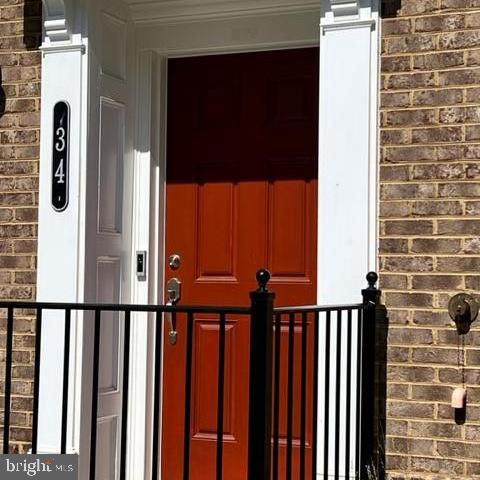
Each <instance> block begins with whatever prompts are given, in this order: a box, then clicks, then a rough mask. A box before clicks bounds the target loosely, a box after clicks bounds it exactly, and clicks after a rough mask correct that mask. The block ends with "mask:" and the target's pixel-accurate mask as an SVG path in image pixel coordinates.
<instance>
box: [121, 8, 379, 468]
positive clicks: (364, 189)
mask: <svg viewBox="0 0 480 480" xmlns="http://www.w3.org/2000/svg"><path fill="white" fill-rule="evenodd" d="M360 3H361V5H360ZM149 13H150V14H151V13H152V12H149ZM175 14H176V15H177V16H178V18H180V19H181V21H180V20H178V21H172V20H171V17H169V18H168V20H165V19H163V18H162V17H160V18H159V19H158V18H157V20H155V21H151V22H147V23H145V25H144V26H142V27H141V28H142V29H143V33H141V34H139V38H138V48H139V53H138V63H137V64H138V84H137V85H138V88H137V104H138V111H137V145H138V146H139V148H138V150H137V155H136V162H135V191H134V205H133V218H134V232H135V234H134V240H133V245H134V247H133V248H134V250H147V251H148V252H149V281H148V282H144V283H139V282H137V281H136V279H132V281H133V282H134V284H135V285H136V286H135V287H134V289H133V291H134V298H133V300H134V301H135V302H138V303H148V302H153V303H162V299H163V290H164V288H163V281H164V272H165V266H164V264H163V263H164V249H163V246H164V238H165V228H164V227H165V218H164V216H165V211H164V207H165V201H164V200H165V188H164V187H165V169H166V155H165V143H166V79H167V59H168V58H172V57H179V56H195V55H207V54H217V53H234V52H252V51H258V50H273V49H286V48H298V47H306V46H319V45H320V52H321V53H320V95H319V96H320V110H319V117H320V132H319V138H320V140H319V162H320V163H319V206H320V208H319V219H318V228H319V247H318V258H319V269H318V299H319V302H328V303H348V302H352V301H355V300H356V299H359V298H360V288H361V286H363V284H364V275H365V274H366V273H367V271H368V270H369V269H375V268H376V251H377V240H376V239H377V227H376V223H377V212H376V205H377V186H376V185H377V158H378V157H377V125H378V122H377V96H378V93H377V92H378V38H379V37H378V8H377V2H376V0H373V1H362V2H357V1H352V2H348V3H346V2H345V1H344V0H331V1H329V0H324V1H323V4H322V9H321V10H320V8H319V6H315V7H314V8H312V6H311V4H310V5H309V9H306V8H305V7H304V8H303V9H299V10H298V11H297V12H296V14H297V17H296V19H297V25H296V26H295V28H297V31H295V32H294V34H292V32H291V31H290V30H288V27H287V28H286V32H287V33H286V35H282V34H281V32H280V34H279V29H278V25H279V21H280V22H286V24H288V22H289V21H292V11H289V13H288V15H289V16H290V20H288V18H287V17H288V16H286V15H284V14H283V12H282V11H281V9H278V10H273V11H271V12H270V13H269V14H264V15H263V16H262V17H261V18H260V19H259V18H258V17H252V16H250V14H249V12H247V13H245V12H244V14H243V15H242V16H240V17H234V18H231V17H230V16H228V15H227V16H225V17H219V16H217V15H213V14H212V13H211V12H210V17H208V18H205V15H206V12H205V11H203V12H202V14H201V15H198V16H197V15H194V14H193V15H192V14H190V15H189V16H188V20H185V15H183V16H182V15H181V13H179V12H175ZM312 15H317V18H318V19H319V22H320V27H319V28H318V34H319V37H320V38H316V36H315V35H313V38H312V36H310V37H309V38H306V37H308V34H307V35H306V36H305V37H304V38H301V37H300V38H299V36H298V29H299V28H300V29H301V28H302V25H303V26H304V25H305V24H306V23H302V22H308V20H307V18H308V19H310V20H311V16H312ZM320 20H321V21H320ZM256 22H258V23H259V24H260V25H261V26H263V29H262V35H261V36H260V38H258V37H256V38H255V37H254V38H248V29H247V26H248V25H250V28H251V29H252V30H255V27H256V25H257V23H256ZM293 23H294V24H295V20H294V21H293ZM252 24H253V26H252ZM299 26H300V27H299ZM137 28H138V27H137ZM235 28H237V29H238V30H239V31H241V30H242V28H243V31H244V37H243V38H237V39H236V40H234V41H230V42H229V41H223V42H217V41H216V40H217V37H216V36H217V35H218V32H219V31H220V32H221V31H228V30H229V29H230V30H232V29H233V30H235ZM306 31H307V32H308V29H307V30H306ZM245 32H247V34H245ZM289 35H290V37H289ZM269 36H270V37H269ZM199 38H202V40H201V41H200V43H199V42H198V39H199ZM352 40H353V41H354V42H355V44H356V45H357V47H358V48H357V49H352V48H350V47H351V45H352V44H351V42H352ZM202 42H203V43H202ZM334 58H337V62H335V63H337V64H338V65H340V66H342V67H340V68H335V63H333V64H332V61H333V59H334ZM349 64H351V65H354V67H353V72H354V73H355V76H354V77H352V78H345V68H344V66H345V65H349ZM357 75H359V77H358V78H357ZM353 78H354V79H355V80H353ZM349 83H350V84H349ZM338 86H340V87H345V88H346V87H347V86H348V91H349V94H347V95H345V89H344V88H337V87H338ZM347 109H348V115H345V110H347ZM340 111H341V112H343V113H342V115H343V116H340V115H339V112H340ZM335 112H337V115H338V116H335ZM339 118H341V121H339ZM346 136H348V137H349V138H350V140H351V142H350V145H355V147H354V148H352V150H351V151H355V152H356V163H355V164H352V162H351V160H352V156H351V153H350V152H351V151H349V150H348V148H345V145H346V144H348V142H345V137H346ZM146 186H148V187H149V188H146ZM147 212H148V213H147ZM332 212H334V215H335V220H334V219H333V218H332ZM352 217H355V219H356V223H355V224H354V225H353V228H351V229H350V230H349V229H348V228H347V229H346V228H345V225H351V224H352ZM320 239H322V241H320ZM332 248H333V249H337V251H339V250H338V248H340V249H346V250H341V251H345V252H346V254H345V255H344V256H343V258H342V256H341V255H340V256H338V255H331V252H332ZM320 265H321V267H320ZM352 265H353V267H352ZM153 333H154V325H153V322H152V321H151V322H150V323H149V324H148V325H144V326H141V327H140V329H139V331H138V332H137V338H138V343H135V344H134V345H133V349H132V357H133V359H134V360H133V361H135V362H136V364H137V366H138V368H139V369H137V370H135V376H137V377H138V383H137V386H138V387H142V391H141V392H140V391H138V392H135V396H136V398H137V400H138V402H137V401H134V403H133V404H132V408H131V411H132V412H136V414H135V416H136V420H137V422H136V423H135V426H136V427H138V432H137V438H139V437H140V436H141V435H142V434H143V435H145V437H144V438H145V443H143V444H142V445H143V446H145V447H147V448H146V449H145V450H144V451H146V452H150V446H151V445H150V438H151V431H152V425H151V424H150V423H151V422H147V424H145V425H144V426H143V427H142V425H141V419H142V418H143V419H145V418H152V405H153V402H152V396H153V390H152V382H153V368H152V365H153V353H154V345H153V339H154V334H153ZM147 344H148V348H145V345H147ZM142 365H143V366H146V369H144V370H143V371H142V370H141V366H142ZM143 392H145V394H146V398H147V403H145V397H144V396H143V395H142V393H143ZM142 428H143V430H142ZM136 445H137V446H138V444H135V443H134V436H133V437H132V448H135V446H136ZM319 445H321V443H320V444H319ZM160 448H161V447H160ZM144 465H145V474H146V475H147V476H148V474H149V473H150V470H149V469H150V457H149V453H147V455H146V458H145V464H144ZM139 467H140V465H137V474H138V468H139Z"/></svg>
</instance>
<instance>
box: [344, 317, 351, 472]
mask: <svg viewBox="0 0 480 480" xmlns="http://www.w3.org/2000/svg"><path fill="white" fill-rule="evenodd" d="M346 353H347V368H346V369H345V376H346V386H347V388H346V393H345V395H346V402H345V405H346V413H345V478H346V479H347V480H350V428H351V427H350V414H351V412H350V409H351V408H352V399H351V395H352V310H351V309H349V310H348V312H347V352H346Z"/></svg>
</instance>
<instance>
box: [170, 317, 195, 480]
mask: <svg viewBox="0 0 480 480" xmlns="http://www.w3.org/2000/svg"><path fill="white" fill-rule="evenodd" d="M173 315H175V312H173V313H172V316H173ZM193 327H194V325H193V314H192V313H191V312H189V313H188V318H187V350H186V368H185V424H184V438H183V441H184V444H183V480H189V479H190V415H191V400H192V399H191V395H192V353H193V352H192V350H193Z"/></svg>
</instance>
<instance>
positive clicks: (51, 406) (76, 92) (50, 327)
mask: <svg viewBox="0 0 480 480" xmlns="http://www.w3.org/2000/svg"><path fill="white" fill-rule="evenodd" d="M44 26H45V39H44V43H43V46H42V48H41V50H42V54H43V60H42V110H41V111H42V113H41V125H42V130H41V153H40V187H39V190H40V193H39V232H38V273H37V286H38V290H37V292H38V293H37V300H38V301H45V302H48V301H51V302H62V301H63V302H76V301H79V300H81V298H82V289H83V287H82V284H81V282H79V271H81V270H82V268H80V266H81V265H82V262H81V257H82V255H83V247H82V245H83V241H82V232H83V228H82V207H81V204H80V197H81V195H80V189H81V185H80V178H81V168H82V162H83V161H82V151H84V142H85V138H84V137H85V128H84V111H85V108H84V95H83V93H82V92H83V88H82V87H83V84H84V81H83V79H84V74H85V70H86V68H85V55H84V53H85V45H84V42H83V40H82V38H81V35H74V34H72V33H71V30H70V28H69V21H68V18H67V14H66V10H65V4H64V1H63V0H44ZM59 101H66V102H67V103H68V104H69V106H70V172H69V176H70V178H69V204H68V207H67V208H66V210H65V211H63V212H60V213H59V212H56V211H54V209H53V208H52V205H51V185H52V150H53V108H54V106H55V104H56V103H57V102H59ZM75 318H76V317H75V314H74V313H72V336H71V362H70V369H69V370H70V396H69V412H70V415H69V429H68V430H69V438H68V442H67V444H68V450H69V451H78V439H79V435H78V419H77V420H76V421H75V419H74V416H73V415H71V413H72V411H75V409H78V408H77V405H78V401H79V388H78V387H79V379H80V375H81V369H80V365H81V364H80V361H81V347H80V343H79V341H78V339H79V338H80V337H81V332H80V329H81V324H80V323H79V322H77V321H75ZM64 326H65V322H64V313H63V312H52V311H49V312H45V313H44V316H43V329H42V344H41V352H40V357H41V372H40V400H39V428H38V431H39V438H38V451H39V453H42V452H45V453H49V452H59V446H60V433H61V413H62V386H63V385H62V384H63V378H62V368H63V358H64V356H63V355H64Z"/></svg>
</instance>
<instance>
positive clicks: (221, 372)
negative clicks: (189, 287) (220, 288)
mask: <svg viewBox="0 0 480 480" xmlns="http://www.w3.org/2000/svg"><path fill="white" fill-rule="evenodd" d="M225 324H226V321H225V314H224V313H221V314H220V329H219V335H218V392H217V394H218V402H217V480H222V479H223V410H224V408H223V407H224V397H225Z"/></svg>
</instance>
